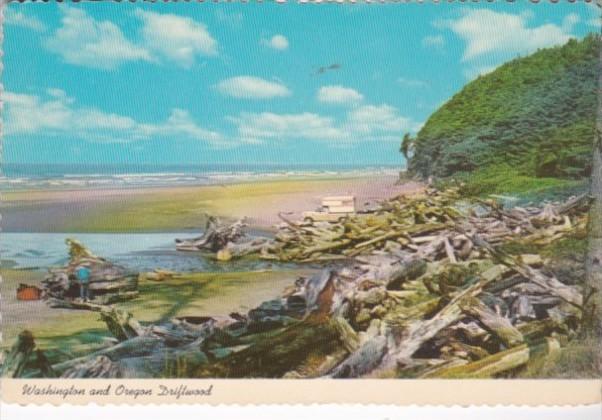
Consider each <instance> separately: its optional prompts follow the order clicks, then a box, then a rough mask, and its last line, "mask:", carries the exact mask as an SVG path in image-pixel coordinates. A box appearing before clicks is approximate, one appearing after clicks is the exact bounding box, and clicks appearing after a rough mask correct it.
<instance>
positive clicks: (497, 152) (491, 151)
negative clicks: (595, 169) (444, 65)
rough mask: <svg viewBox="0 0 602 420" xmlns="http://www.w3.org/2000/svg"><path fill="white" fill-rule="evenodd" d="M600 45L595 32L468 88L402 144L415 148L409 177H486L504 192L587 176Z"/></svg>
mask: <svg viewBox="0 0 602 420" xmlns="http://www.w3.org/2000/svg"><path fill="white" fill-rule="evenodd" d="M599 47H600V38H599V37H598V36H595V35H590V36H588V37H586V38H584V39H583V40H580V41H577V40H571V41H569V42H568V43H567V44H565V45H564V46H561V47H555V48H550V49H545V50H540V51H537V52H536V53H534V54H532V55H530V56H528V57H522V58H517V59H515V60H512V61H510V62H508V63H505V64H504V65H502V66H500V67H499V68H497V69H496V70H495V71H493V72H492V73H490V74H487V75H485V76H480V77H478V78H477V79H475V80H473V81H472V82H470V83H468V84H467V85H466V86H465V87H464V88H463V89H462V90H461V91H460V92H459V93H457V94H456V95H454V96H453V97H452V98H451V99H450V100H449V101H448V102H446V103H445V104H444V105H443V106H441V108H439V109H438V110H437V111H436V112H435V113H434V114H433V115H432V116H431V117H430V118H429V119H428V121H427V122H426V124H425V125H424V127H423V128H422V129H421V130H420V132H419V133H418V134H417V136H416V138H415V139H406V141H405V143H406V145H405V147H404V146H403V145H402V149H404V148H405V149H406V150H407V147H408V144H407V143H408V141H409V142H411V143H413V156H412V157H411V159H410V160H409V164H408V169H409V171H410V173H412V174H416V175H420V176H422V177H428V176H430V175H434V176H435V177H438V178H441V177H450V176H454V177H460V178H464V179H468V180H471V179H472V180H474V179H480V180H487V181H488V182H489V183H490V184H491V183H493V184H494V185H490V187H493V189H495V190H498V191H500V190H516V189H525V188H529V187H534V186H546V185H547V184H550V185H552V184H555V183H556V184H557V183H559V182H562V181H559V180H566V181H567V182H568V181H569V180H573V181H574V180H578V179H583V178H584V177H586V176H587V175H588V173H589V171H590V150H591V144H592V142H593V136H594V129H595V115H596V108H597V94H596V90H597V78H598V50H599ZM500 183H502V184H504V183H505V186H499V185H498V184H500ZM498 186H499V188H498Z"/></svg>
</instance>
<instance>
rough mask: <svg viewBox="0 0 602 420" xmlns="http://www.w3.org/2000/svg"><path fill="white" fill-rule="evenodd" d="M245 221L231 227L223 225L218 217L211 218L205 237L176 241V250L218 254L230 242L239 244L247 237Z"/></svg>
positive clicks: (207, 224)
mask: <svg viewBox="0 0 602 420" xmlns="http://www.w3.org/2000/svg"><path fill="white" fill-rule="evenodd" d="M246 226H247V225H246V223H245V222H244V220H238V221H236V222H235V223H233V224H230V225H223V224H222V223H221V222H220V220H219V219H218V218H217V217H214V216H209V217H208V218H207V223H206V224H205V231H204V232H203V235H201V236H199V237H197V238H193V239H176V249H178V250H179V251H203V250H204V251H210V252H218V251H219V250H221V249H223V248H225V247H226V245H228V243H230V242H238V241H239V240H240V239H241V238H243V237H244V236H245V232H244V229H245V227H246Z"/></svg>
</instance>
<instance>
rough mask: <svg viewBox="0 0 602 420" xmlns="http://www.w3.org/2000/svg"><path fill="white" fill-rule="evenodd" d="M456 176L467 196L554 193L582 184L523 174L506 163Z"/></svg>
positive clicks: (462, 191) (540, 194)
mask: <svg viewBox="0 0 602 420" xmlns="http://www.w3.org/2000/svg"><path fill="white" fill-rule="evenodd" d="M456 178H457V179H458V180H459V181H461V182H463V183H464V185H463V186H462V188H461V193H462V194H463V195H465V196H468V197H474V196H483V195H489V194H516V195H529V196H536V195H537V196H542V195H554V194H555V193H556V191H558V190H571V189H575V188H577V187H579V186H580V185H581V184H582V181H575V180H566V179H559V178H538V177H535V176H529V175H524V174H522V173H520V172H519V171H518V170H517V169H515V168H512V167H510V166H507V165H496V166H491V167H488V168H486V169H481V170H478V171H475V172H472V173H461V174H458V175H457V176H456Z"/></svg>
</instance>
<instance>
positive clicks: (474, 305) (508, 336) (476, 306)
mask: <svg viewBox="0 0 602 420" xmlns="http://www.w3.org/2000/svg"><path fill="white" fill-rule="evenodd" d="M460 309H462V312H464V313H465V314H467V315H470V316H472V317H473V318H476V319H477V320H479V321H480V322H481V324H482V325H483V326H484V327H485V329H486V330H488V331H490V332H491V333H492V334H494V335H496V336H497V337H498V338H499V339H500V341H501V342H502V343H503V344H504V345H505V346H506V347H508V348H510V347H515V346H518V345H520V344H522V343H524V341H525V340H524V338H523V335H522V334H521V332H520V331H519V330H518V329H516V328H515V327H514V326H513V325H512V324H511V323H510V320H508V319H507V318H504V317H502V316H500V315H498V314H496V313H495V312H493V311H492V310H491V309H489V308H488V307H487V306H486V305H484V304H483V302H481V301H480V300H479V299H476V298H472V299H465V300H463V301H462V302H461V303H460Z"/></svg>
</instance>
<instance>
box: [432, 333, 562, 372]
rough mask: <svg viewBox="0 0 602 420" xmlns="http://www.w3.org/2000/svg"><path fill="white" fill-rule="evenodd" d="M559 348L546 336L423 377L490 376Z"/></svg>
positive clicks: (557, 344)
mask: <svg viewBox="0 0 602 420" xmlns="http://www.w3.org/2000/svg"><path fill="white" fill-rule="evenodd" d="M559 349H560V344H559V343H558V341H557V340H555V339H553V338H546V339H545V340H543V341H540V342H538V343H536V344H533V345H531V346H529V345H528V344H522V345H520V346H517V347H513V348H511V349H509V350H505V351H501V352H499V353H496V354H493V355H491V356H489V357H485V358H484V359H481V360H478V361H476V362H473V363H469V364H466V365H462V366H452V367H443V368H441V369H435V370H434V371H431V372H429V373H428V374H426V375H425V376H424V377H425V378H454V379H461V378H491V377H495V376H496V375H500V374H502V373H504V372H508V371H511V370H513V369H517V368H520V367H521V366H525V365H526V364H527V363H528V362H529V360H530V358H532V357H534V355H538V354H550V353H553V352H556V351H558V350H559Z"/></svg>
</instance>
